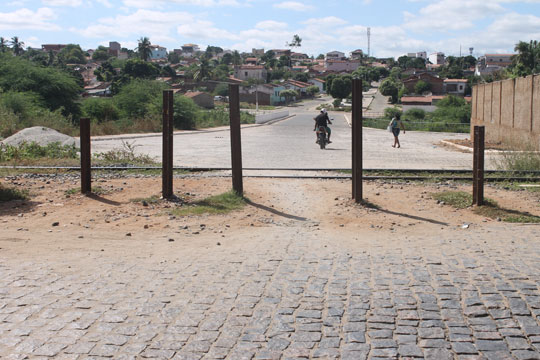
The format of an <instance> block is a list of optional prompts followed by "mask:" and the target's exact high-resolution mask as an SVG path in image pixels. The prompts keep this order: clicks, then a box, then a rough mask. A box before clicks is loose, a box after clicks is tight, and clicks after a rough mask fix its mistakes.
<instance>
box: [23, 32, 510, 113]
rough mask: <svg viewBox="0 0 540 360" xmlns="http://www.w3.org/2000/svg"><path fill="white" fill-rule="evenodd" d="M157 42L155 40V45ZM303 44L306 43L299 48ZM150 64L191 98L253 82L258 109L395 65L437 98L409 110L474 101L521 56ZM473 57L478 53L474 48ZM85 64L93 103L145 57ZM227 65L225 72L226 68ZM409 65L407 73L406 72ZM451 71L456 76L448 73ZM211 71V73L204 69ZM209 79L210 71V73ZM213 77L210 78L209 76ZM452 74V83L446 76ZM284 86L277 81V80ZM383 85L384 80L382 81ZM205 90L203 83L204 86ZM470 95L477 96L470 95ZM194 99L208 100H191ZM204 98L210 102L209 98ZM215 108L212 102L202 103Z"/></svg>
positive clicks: (162, 54) (277, 57)
mask: <svg viewBox="0 0 540 360" xmlns="http://www.w3.org/2000/svg"><path fill="white" fill-rule="evenodd" d="M148 42H149V41H148ZM298 45H299V44H298ZM68 46H69V45H66V44H43V45H42V46H41V49H33V48H28V49H27V50H26V51H27V52H28V53H30V54H34V56H35V54H38V53H44V54H51V56H53V55H54V54H58V53H60V52H61V51H62V50H63V49H65V48H66V47H68ZM148 49H149V52H148V59H147V60H148V61H150V62H151V63H153V64H155V65H157V66H159V68H160V69H162V70H163V71H162V73H163V72H164V73H165V74H166V75H167V76H156V79H158V80H160V81H164V82H166V83H168V84H170V85H171V87H172V88H173V89H174V90H175V92H181V93H185V94H187V93H188V92H190V90H193V89H195V88H196V87H197V86H195V85H194V84H195V83H198V81H197V82H192V81H193V80H200V81H205V80H206V81H208V80H210V81H212V80H213V81H226V82H231V83H235V82H236V83H239V84H242V83H245V82H249V83H250V84H251V85H256V86H250V87H249V88H245V89H243V94H242V100H243V101H247V102H254V101H255V98H254V96H253V93H254V91H255V90H256V91H257V101H258V102H259V103H260V104H268V105H279V104H283V103H284V102H285V101H286V99H285V97H283V96H280V92H281V91H283V90H288V89H292V90H294V91H296V92H297V93H298V95H299V96H300V97H301V96H305V95H307V92H306V91H307V89H308V88H309V87H312V86H316V87H317V88H318V90H319V92H320V93H324V92H327V90H329V89H327V88H326V86H325V85H326V84H325V78H327V77H328V76H330V75H334V76H335V75H344V74H353V73H354V72H355V71H357V70H358V69H359V68H361V67H371V68H379V69H381V72H380V74H381V75H383V76H380V77H379V78H381V77H384V75H386V71H385V70H387V71H390V70H391V69H392V68H393V67H394V66H395V65H400V66H401V67H402V72H401V74H400V77H401V79H402V81H403V85H404V87H405V89H407V90H406V91H407V92H408V93H409V94H415V87H417V84H418V82H420V81H421V82H423V83H427V86H425V90H426V91H429V92H430V93H431V94H430V96H420V97H419V96H411V97H410V99H408V98H407V96H404V97H403V96H402V97H401V101H402V103H404V104H409V105H426V104H428V105H431V104H432V103H433V102H436V101H437V100H438V99H440V97H441V96H444V95H446V94H452V95H457V96H463V97H465V96H467V95H470V87H469V88H468V87H467V82H468V80H467V78H468V77H470V76H480V77H486V76H493V75H494V74H497V73H498V72H500V71H501V70H504V69H505V68H507V67H508V66H510V65H511V64H512V56H514V54H485V55H484V56H481V57H479V58H474V57H473V56H471V55H468V56H465V57H464V59H465V60H466V61H465V62H463V61H462V62H461V63H460V64H459V68H458V69H456V64H455V63H456V61H455V60H456V58H455V57H446V56H445V54H444V53H442V52H434V53H431V54H428V53H427V52H425V51H420V52H413V53H407V54H404V55H403V56H400V57H398V58H397V59H394V58H373V57H369V56H368V55H366V54H365V53H364V52H363V51H362V50H361V49H356V50H353V51H351V52H350V53H349V54H345V53H344V52H340V51H330V52H328V53H326V54H320V55H319V56H317V57H316V58H315V57H313V56H311V57H310V56H308V55H307V54H304V53H301V52H296V51H293V49H270V50H266V51H265V49H252V51H251V52H250V53H238V52H237V51H233V50H224V49H222V48H220V47H208V48H207V49H206V50H202V49H200V47H199V46H198V45H196V44H185V45H182V46H181V47H180V48H178V49H173V50H170V51H168V50H167V49H166V48H165V47H163V46H159V45H154V44H148ZM470 52H471V53H472V49H470ZM84 54H85V60H86V61H85V62H83V61H78V62H77V64H68V65H70V66H72V67H73V68H75V69H76V70H77V71H79V72H80V74H81V75H82V77H83V79H84V91H85V95H86V96H109V95H110V94H111V85H112V82H111V81H109V80H112V77H114V75H113V76H110V75H111V74H108V75H105V76H104V74H103V73H104V72H106V71H104V69H103V64H104V63H105V64H106V65H108V64H110V63H111V60H128V59H131V58H134V57H136V56H137V53H136V51H134V50H129V49H126V48H123V47H122V45H121V44H120V43H118V42H116V41H111V42H110V43H109V46H108V47H104V46H99V47H98V48H97V49H87V50H86V51H84ZM204 62H206V63H207V68H208V72H210V71H211V69H212V68H214V69H215V68H219V70H221V74H219V75H217V74H208V76H203V77H199V78H198V79H197V78H196V77H195V79H194V76H193V75H195V74H194V73H196V70H195V69H197V68H200V67H201V65H202V66H203V67H204V66H205V64H204ZM223 65H225V66H223ZM403 65H405V66H403ZM449 68H453V71H451V72H450V74H449V73H448V71H444V70H449ZM110 70H111V72H112V73H119V72H120V71H121V69H120V68H114V67H113V68H112V69H110ZM194 70H195V71H194ZM203 70H204V69H203ZM203 72H204V71H203ZM203 75H205V74H203ZM445 75H452V76H445ZM276 80H277V81H276ZM377 80H378V79H377ZM199 85H200V84H199ZM205 86H206V87H207V88H210V89H209V90H211V91H212V90H215V86H216V83H213V84H212V83H206V84H205ZM468 89H469V91H468ZM191 96H192V97H193V98H194V100H199V99H197V96H200V94H199V93H198V94H195V95H191ZM203 98H204V96H203ZM198 102H199V103H200V104H202V105H204V106H209V104H208V103H209V101H208V99H205V100H202V99H200V101H198Z"/></svg>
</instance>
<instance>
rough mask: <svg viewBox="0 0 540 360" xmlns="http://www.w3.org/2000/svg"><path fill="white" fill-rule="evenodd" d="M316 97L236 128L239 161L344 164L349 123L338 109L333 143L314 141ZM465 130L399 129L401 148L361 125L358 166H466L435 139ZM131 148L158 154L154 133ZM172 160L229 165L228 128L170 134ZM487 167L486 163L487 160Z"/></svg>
mask: <svg viewBox="0 0 540 360" xmlns="http://www.w3.org/2000/svg"><path fill="white" fill-rule="evenodd" d="M320 102H321V100H318V101H310V102H307V103H304V104H302V106H299V107H292V108H289V110H290V113H291V115H293V116H292V117H290V118H288V119H286V120H283V121H278V122H275V123H273V124H266V125H260V126H247V127H244V128H243V129H242V154H243V166H244V167H257V168H302V169H304V168H350V166H351V128H350V127H349V125H348V123H347V120H346V118H345V115H344V113H341V112H335V113H330V117H331V118H334V119H335V121H334V124H333V125H332V126H331V128H332V131H333V132H332V138H331V139H332V141H333V143H332V144H331V145H330V146H329V147H328V148H327V150H320V149H319V147H318V145H317V144H315V134H314V132H313V125H314V122H313V117H314V116H315V115H316V114H317V110H316V106H317V105H318V104H320ZM467 137H468V134H451V133H427V132H406V134H402V135H400V141H401V144H402V147H401V149H394V148H392V147H391V145H392V143H393V138H392V135H391V134H390V133H388V132H387V131H385V130H379V129H371V128H364V135H363V141H364V145H363V146H364V152H363V158H364V167H365V168H380V169H398V168H401V169H405V168H407V169H471V168H472V154H470V153H464V152H460V151H456V150H454V149H449V148H447V147H443V146H441V145H440V141H441V140H444V139H465V138H467ZM122 139H123V138H122V137H113V138H111V137H108V138H105V139H104V138H94V139H93V143H92V149H93V151H94V152H105V151H108V150H111V149H113V148H121V147H122ZM124 141H128V142H129V143H130V144H133V145H135V146H136V151H137V152H140V153H144V154H148V155H150V156H153V157H155V158H156V159H158V160H160V159H161V137H160V135H159V134H157V135H154V136H145V137H128V139H127V140H124ZM174 164H175V166H187V167H230V164H231V156H230V139H229V130H228V128H222V129H221V131H219V130H216V129H214V130H209V131H184V132H178V133H176V134H175V137H174ZM486 164H487V168H489V167H491V166H490V165H489V164H490V162H489V160H488V161H486Z"/></svg>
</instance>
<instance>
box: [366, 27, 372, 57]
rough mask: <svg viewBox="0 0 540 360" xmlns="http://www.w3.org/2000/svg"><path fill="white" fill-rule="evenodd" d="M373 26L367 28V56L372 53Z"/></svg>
mask: <svg viewBox="0 0 540 360" xmlns="http://www.w3.org/2000/svg"><path fill="white" fill-rule="evenodd" d="M370 51H371V28H370V27H368V28H367V56H368V57H369V55H370V54H371V52H370Z"/></svg>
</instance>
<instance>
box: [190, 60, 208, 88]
mask: <svg viewBox="0 0 540 360" xmlns="http://www.w3.org/2000/svg"><path fill="white" fill-rule="evenodd" d="M210 71H211V68H210V64H209V63H208V60H207V59H206V57H202V58H201V60H200V61H199V65H198V68H197V71H195V73H194V74H193V80H195V81H197V82H199V81H203V80H207V79H208V78H209V77H210Z"/></svg>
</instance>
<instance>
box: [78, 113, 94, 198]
mask: <svg viewBox="0 0 540 360" xmlns="http://www.w3.org/2000/svg"><path fill="white" fill-rule="evenodd" d="M79 125H80V146H81V193H82V194H90V193H91V192H92V172H91V166H92V164H91V156H92V155H91V148H90V119H88V118H81V120H80V123H79Z"/></svg>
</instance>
